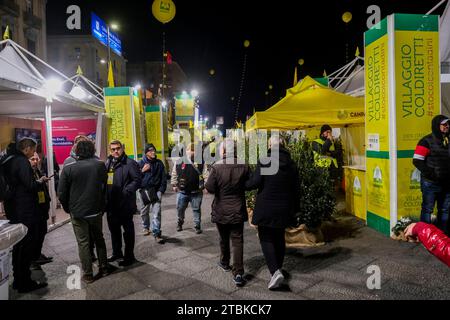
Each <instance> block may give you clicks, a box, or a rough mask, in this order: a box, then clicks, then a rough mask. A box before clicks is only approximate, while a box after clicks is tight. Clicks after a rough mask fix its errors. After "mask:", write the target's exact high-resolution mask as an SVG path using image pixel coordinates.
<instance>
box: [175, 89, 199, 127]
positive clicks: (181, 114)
mask: <svg viewBox="0 0 450 320" xmlns="http://www.w3.org/2000/svg"><path fill="white" fill-rule="evenodd" d="M175 121H176V124H177V125H178V126H179V127H186V128H189V123H190V121H192V122H194V121H195V101H194V98H193V97H192V96H190V95H189V94H181V95H177V96H176V97H175Z"/></svg>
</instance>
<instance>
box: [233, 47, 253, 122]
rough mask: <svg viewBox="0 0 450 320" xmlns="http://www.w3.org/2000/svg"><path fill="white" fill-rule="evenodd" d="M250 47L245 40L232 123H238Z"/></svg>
mask: <svg viewBox="0 0 450 320" xmlns="http://www.w3.org/2000/svg"><path fill="white" fill-rule="evenodd" d="M249 47H250V41H249V40H245V41H244V48H245V49H246V50H245V53H244V63H243V66H242V74H241V83H240V86H239V95H238V99H237V104H236V110H235V114H234V121H235V123H237V122H238V118H239V109H240V107H241V100H242V95H243V91H244V84H245V75H246V71H247V49H248V48H249Z"/></svg>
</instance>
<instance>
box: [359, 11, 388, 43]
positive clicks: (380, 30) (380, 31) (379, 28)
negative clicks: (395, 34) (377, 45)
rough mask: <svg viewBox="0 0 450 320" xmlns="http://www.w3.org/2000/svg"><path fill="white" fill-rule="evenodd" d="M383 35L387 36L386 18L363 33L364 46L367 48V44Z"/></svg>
mask: <svg viewBox="0 0 450 320" xmlns="http://www.w3.org/2000/svg"><path fill="white" fill-rule="evenodd" d="M385 34H387V18H384V19H383V20H381V21H380V22H379V23H377V24H376V25H374V26H373V27H372V28H370V29H369V30H367V31H366V32H365V33H364V42H365V46H366V47H367V46H368V45H369V44H371V43H372V42H375V41H377V40H378V39H380V38H381V37H382V36H384V35H385Z"/></svg>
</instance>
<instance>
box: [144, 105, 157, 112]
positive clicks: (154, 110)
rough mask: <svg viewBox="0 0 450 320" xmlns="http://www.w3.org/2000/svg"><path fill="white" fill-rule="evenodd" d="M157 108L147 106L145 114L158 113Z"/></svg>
mask: <svg viewBox="0 0 450 320" xmlns="http://www.w3.org/2000/svg"><path fill="white" fill-rule="evenodd" d="M158 111H159V106H148V107H145V112H158Z"/></svg>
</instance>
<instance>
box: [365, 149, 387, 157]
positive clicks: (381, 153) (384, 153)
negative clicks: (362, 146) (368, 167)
mask: <svg viewBox="0 0 450 320" xmlns="http://www.w3.org/2000/svg"><path fill="white" fill-rule="evenodd" d="M366 156H367V158H371V159H389V152H388V151H379V152H377V151H367V153H366Z"/></svg>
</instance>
